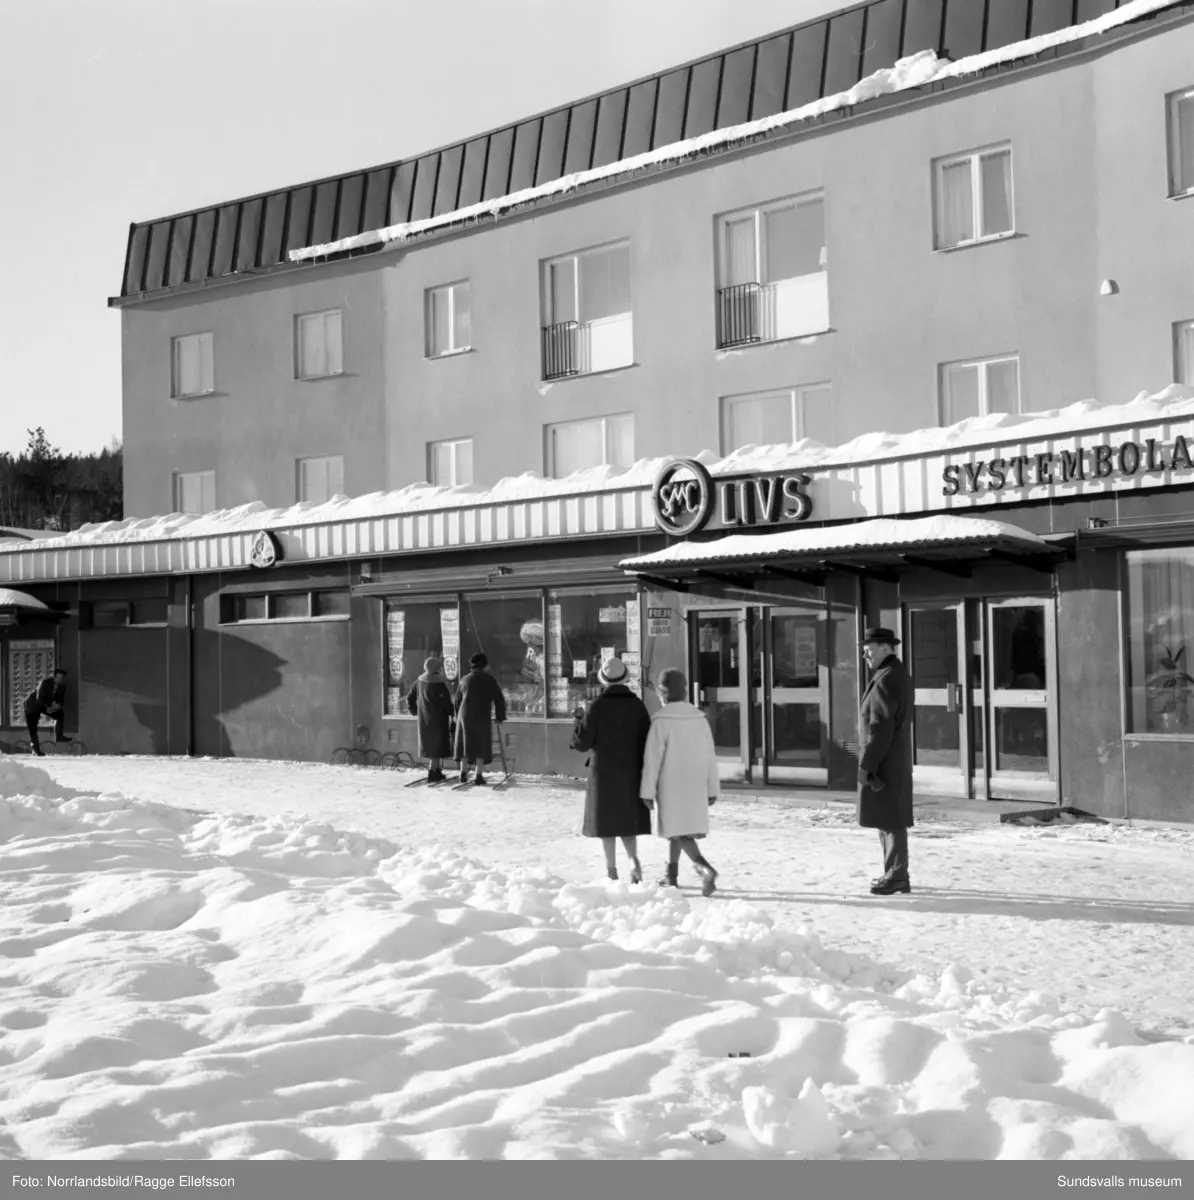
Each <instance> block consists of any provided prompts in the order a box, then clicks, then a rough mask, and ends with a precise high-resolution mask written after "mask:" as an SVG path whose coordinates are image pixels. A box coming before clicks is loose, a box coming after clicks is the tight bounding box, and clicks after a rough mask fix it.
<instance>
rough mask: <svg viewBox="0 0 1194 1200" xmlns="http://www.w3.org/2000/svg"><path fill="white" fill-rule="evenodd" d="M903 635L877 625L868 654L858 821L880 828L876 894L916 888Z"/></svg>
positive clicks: (865, 646) (861, 723) (865, 649)
mask: <svg viewBox="0 0 1194 1200" xmlns="http://www.w3.org/2000/svg"><path fill="white" fill-rule="evenodd" d="M899 643H900V639H899V638H898V637H896V635H895V634H894V633H893V632H892V631H891V630H890V629H885V628H883V627H882V626H876V627H874V628H872V629H868V630H867V631H866V636H865V637H864V638H863V644H862V646H863V655H864V657H865V658H866V664H867V666H868V667H869V668H870V670H871V679H870V682H869V683H868V684H867V687H866V691H865V692H863V694H862V701H861V703H860V704H859V712H858V753H859V758H858V823H859V825H861V826H862V827H863V828H864V829H877V830H878V831H879V841H880V844H881V845H882V848H883V874H882V875H880V876H879V878H878V879H875V880H872V882H871V895H873V896H890V895H891V894H892V893H893V892H910V891H911V890H912V883H911V881H910V879H909V876H908V830H909V829H910V828H911V827H912V823H913V822H912V679H911V677H910V676H909V674H908V669H907V668H906V667H905V666H904V664H903V662H901V661H900V659H899V657H898V656H897V655H896V649H895V648H896V646H898V645H899Z"/></svg>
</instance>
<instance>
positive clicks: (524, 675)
mask: <svg viewBox="0 0 1194 1200" xmlns="http://www.w3.org/2000/svg"><path fill="white" fill-rule="evenodd" d="M461 615H462V617H463V622H462V624H463V634H464V638H463V645H462V650H461V654H462V660H463V664H464V665H463V668H462V669H463V670H467V669H468V661H469V659H470V658H471V657H472V656H473V655H474V654H476V653H478V652H483V653H484V654H485V655H486V657H488V659H489V673H490V674H491V675H492V676H493V677H494V678H495V679H496V680H497V681H498V684H499V685H500V686H501V689H502V692H503V694H504V695H505V697H506V711H507V714H508V715H509V716H511V717H542V716H543V715H544V713H545V709H546V703H545V701H546V691H547V689H546V685H545V681H544V680H545V670H544V667H545V652H544V637H543V594H542V593H541V592H529V593H526V594H523V595H510V594H508V593H506V594H502V595H500V596H493V595H487V596H465V597H464V601H463V605H462V613H461Z"/></svg>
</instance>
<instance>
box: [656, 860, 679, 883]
mask: <svg viewBox="0 0 1194 1200" xmlns="http://www.w3.org/2000/svg"><path fill="white" fill-rule="evenodd" d="M659 886H660V887H679V886H680V864H679V863H668V865H667V874H666V875H665V876H664V877H663V878H662V879H661V880H660V881H659Z"/></svg>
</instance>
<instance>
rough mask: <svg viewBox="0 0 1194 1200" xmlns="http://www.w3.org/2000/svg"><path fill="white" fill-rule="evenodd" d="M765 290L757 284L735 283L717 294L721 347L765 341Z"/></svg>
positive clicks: (718, 338) (718, 331)
mask: <svg viewBox="0 0 1194 1200" xmlns="http://www.w3.org/2000/svg"><path fill="white" fill-rule="evenodd" d="M762 290H763V289H762V285H760V284H758V283H736V284H735V285H734V286H733V287H727V288H722V289H721V291H719V292H718V293H717V344H718V346H720V347H723V348H724V347H727V346H745V345H747V344H748V343H750V342H759V341H762V340H763V320H762V298H763V297H762Z"/></svg>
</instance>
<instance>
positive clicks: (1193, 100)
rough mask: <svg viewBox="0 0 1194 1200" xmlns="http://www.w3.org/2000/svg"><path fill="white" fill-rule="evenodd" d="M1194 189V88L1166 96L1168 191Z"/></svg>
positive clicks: (1185, 192)
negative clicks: (1167, 116)
mask: <svg viewBox="0 0 1194 1200" xmlns="http://www.w3.org/2000/svg"><path fill="white" fill-rule="evenodd" d="M1191 192H1194V88H1186V89H1185V90H1184V91H1181V92H1175V93H1174V94H1173V95H1172V96H1170V97H1169V194H1170V195H1171V196H1186V195H1189V194H1190V193H1191Z"/></svg>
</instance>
